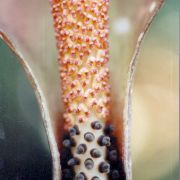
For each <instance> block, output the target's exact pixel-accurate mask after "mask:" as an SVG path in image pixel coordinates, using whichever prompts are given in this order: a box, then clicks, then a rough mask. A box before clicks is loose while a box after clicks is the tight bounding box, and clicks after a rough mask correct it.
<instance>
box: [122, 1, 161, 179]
mask: <svg viewBox="0 0 180 180" xmlns="http://www.w3.org/2000/svg"><path fill="white" fill-rule="evenodd" d="M163 3H164V0H160V2H159V4H158V5H157V6H156V8H155V9H154V11H153V12H152V15H151V16H150V18H149V19H148V21H147V23H146V25H145V27H144V29H143V30H142V31H141V32H140V34H139V36H138V38H137V43H136V46H135V50H134V53H133V56H132V59H131V61H130V64H129V68H128V69H129V70H128V79H127V86H126V97H125V107H124V111H123V119H124V151H123V152H124V166H125V172H126V180H132V159H131V147H130V143H131V121H132V92H133V82H134V77H135V72H136V67H137V57H138V55H139V52H140V48H141V44H142V41H143V39H144V37H145V35H146V33H147V31H148V29H149V27H150V25H151V23H152V21H153V19H154V18H155V16H156V15H157V14H158V12H159V10H160V8H161V7H162V5H163Z"/></svg>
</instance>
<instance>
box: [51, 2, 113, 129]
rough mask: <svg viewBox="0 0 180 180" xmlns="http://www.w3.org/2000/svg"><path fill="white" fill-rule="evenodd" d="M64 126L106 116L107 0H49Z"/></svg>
mask: <svg viewBox="0 0 180 180" xmlns="http://www.w3.org/2000/svg"><path fill="white" fill-rule="evenodd" d="M51 4H52V14H53V18H54V27H55V31H56V39H57V47H58V54H59V63H60V76H61V83H62V84H61V86H62V90H63V102H64V106H65V111H66V112H65V114H64V118H65V126H66V128H70V127H72V126H73V125H74V124H79V123H82V122H85V121H87V120H88V117H89V116H91V115H93V116H95V117H97V118H99V119H101V120H103V121H104V122H105V121H106V119H107V117H108V115H109V101H110V86H109V82H108V81H109V70H108V68H107V62H108V60H109V52H108V51H109V50H108V35H109V29H108V7H109V0H52V1H51Z"/></svg>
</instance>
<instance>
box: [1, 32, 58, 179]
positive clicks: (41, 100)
mask: <svg viewBox="0 0 180 180" xmlns="http://www.w3.org/2000/svg"><path fill="white" fill-rule="evenodd" d="M0 39H2V40H3V41H4V42H5V43H6V44H7V45H8V47H9V48H10V49H11V50H12V52H13V53H14V54H15V55H16V56H17V58H18V60H19V62H20V64H21V65H22V67H23V69H24V71H25V73H26V75H27V77H28V80H29V82H30V84H31V85H32V88H33V90H34V92H35V96H36V98H37V101H38V104H39V107H40V111H41V115H42V119H43V124H44V127H45V130H46V134H47V137H48V144H49V147H50V151H51V157H52V164H53V170H52V171H53V180H60V172H61V167H60V160H59V152H58V147H57V143H56V140H55V135H54V132H53V127H52V124H51V118H50V114H49V111H48V106H47V102H46V99H45V97H44V94H43V92H42V90H41V88H40V86H39V84H38V81H37V79H36V77H35V75H34V73H33V71H32V69H31V68H30V66H29V65H28V63H27V62H26V61H25V60H24V58H23V55H22V54H21V53H20V52H18V50H17V49H16V48H15V47H14V45H13V43H12V41H11V40H10V39H9V38H8V36H7V35H6V34H5V33H4V32H3V31H2V30H1V29H0Z"/></svg>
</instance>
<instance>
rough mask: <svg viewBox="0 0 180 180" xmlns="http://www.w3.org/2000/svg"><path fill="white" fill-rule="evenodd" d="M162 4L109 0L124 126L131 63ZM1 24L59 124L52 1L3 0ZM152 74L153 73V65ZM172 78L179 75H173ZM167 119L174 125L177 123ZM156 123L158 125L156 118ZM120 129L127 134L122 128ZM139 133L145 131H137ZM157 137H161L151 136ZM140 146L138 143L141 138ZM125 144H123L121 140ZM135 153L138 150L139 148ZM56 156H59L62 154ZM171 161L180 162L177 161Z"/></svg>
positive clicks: (115, 87) (116, 93)
mask: <svg viewBox="0 0 180 180" xmlns="http://www.w3.org/2000/svg"><path fill="white" fill-rule="evenodd" d="M159 3H160V1H149V0H147V1H145V0H144V1H139V0H138V1H133V0H131V1H130V0H129V1H126V2H124V1H118V0H117V1H115V0H113V1H111V4H110V19H112V20H111V21H110V30H111V32H112V33H110V55H111V57H112V61H110V71H111V74H112V75H111V78H110V79H111V80H110V81H111V84H112V96H113V107H114V108H113V120H114V121H113V123H114V124H115V125H116V126H118V127H119V129H121V128H122V120H123V119H125V118H124V117H123V110H124V100H125V89H126V86H127V77H128V76H127V72H128V68H129V62H130V60H131V59H132V56H133V53H134V50H135V46H136V43H137V41H138V38H141V37H142V34H141V33H142V32H144V27H145V25H146V24H147V22H149V20H150V19H151V17H152V16H153V14H154V12H155V11H156V10H157V7H158V6H159ZM9 12H11V13H9ZM166 26H168V24H166ZM0 29H1V30H2V31H3V32H6V34H7V35H8V36H9V37H10V38H11V40H12V42H13V44H14V46H15V49H16V51H17V52H18V53H19V54H21V55H22V56H23V59H24V60H25V62H27V64H28V65H29V67H30V68H31V70H32V73H33V75H34V77H35V78H36V80H37V83H38V84H39V87H40V89H41V90H42V92H43V97H44V101H45V102H46V104H47V105H48V108H47V110H48V113H49V114H50V119H51V123H52V124H53V125H55V124H56V123H57V124H59V122H61V118H59V117H61V113H62V111H63V109H62V108H61V107H62V106H61V105H60V97H59V93H60V92H59V89H60V88H59V81H58V79H59V78H58V77H59V76H58V69H57V62H56V59H57V56H56V48H55V41H54V33H53V27H52V19H51V15H50V6H49V5H48V2H45V1H41V0H39V1H35V0H32V1H28V2H27V1H16V0H7V1H1V2H0ZM167 33H169V32H167ZM155 45H156V43H154V44H153V46H155ZM162 46H163V45H162ZM148 51H149V48H148ZM158 52H160V51H158ZM157 61H158V58H157ZM151 73H152V74H153V70H152V72H151ZM162 78H163V77H162ZM172 79H174V74H173V76H172ZM138 91H139V90H138ZM137 97H138V96H137ZM138 101H139V98H137V99H135V100H134V102H138ZM162 101H163V102H162V103H166V102H167V101H165V99H163V100H162ZM135 104H136V103H135ZM134 106H135V105H134ZM152 106H153V105H152ZM59 107H60V108H59ZM142 110H143V109H142V108H140V110H139V112H138V113H139V114H140V113H141V111H142ZM136 119H137V117H136ZM138 119H139V118H138ZM168 123H169V124H170V125H171V123H172V122H168ZM153 126H156V123H154V124H153ZM158 126H159V131H160V132H162V131H161V130H163V127H162V126H161V125H158ZM57 127H58V128H59V126H54V134H55V135H56V137H57V139H58V137H59V135H58V136H57V134H58V133H57V132H61V131H59V130H58V128H57ZM119 132H121V133H122V131H119ZM136 132H140V131H139V130H137V131H136ZM51 133H52V132H51ZM126 133H127V132H126ZM49 137H50V136H49ZM51 138H52V137H51ZM152 138H156V137H153V136H152ZM172 138H173V137H172ZM51 141H52V140H51ZM168 142H170V141H168ZM135 146H136V147H137V146H139V145H138V143H137V144H136V145H135ZM159 146H162V145H159ZM170 146H171V147H172V148H173V146H174V145H170V144H169V145H168V144H167V146H166V148H164V152H168V151H170V150H169V147H170ZM145 147H147V146H144V147H142V149H141V159H143V155H147V154H146V148H145ZM157 147H158V145H157ZM51 148H52V149H55V150H56V152H57V149H56V146H55V147H54V146H51ZM120 149H122V144H121V143H120ZM126 149H127V147H126ZM156 150H157V151H156ZM136 152H139V151H138V150H137V151H136ZM158 152H159V151H158V148H157V149H156V148H155V149H154V153H158ZM171 152H172V151H171ZM147 156H148V155H147ZM57 157H58V156H57ZM57 157H55V159H58V158H57ZM164 158H165V156H164ZM165 159H166V158H165ZM167 161H168V160H167ZM136 162H138V161H136ZM172 163H173V164H175V162H174V161H173V162H172ZM126 164H127V162H126ZM147 164H148V163H147ZM56 165H58V164H56ZM144 166H145V165H144ZM144 166H143V167H144ZM54 167H55V166H54ZM160 167H161V166H160ZM57 168H58V166H57ZM162 168H163V167H162ZM54 177H55V176H54ZM156 177H158V175H157V176H156ZM57 179H58V178H57Z"/></svg>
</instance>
